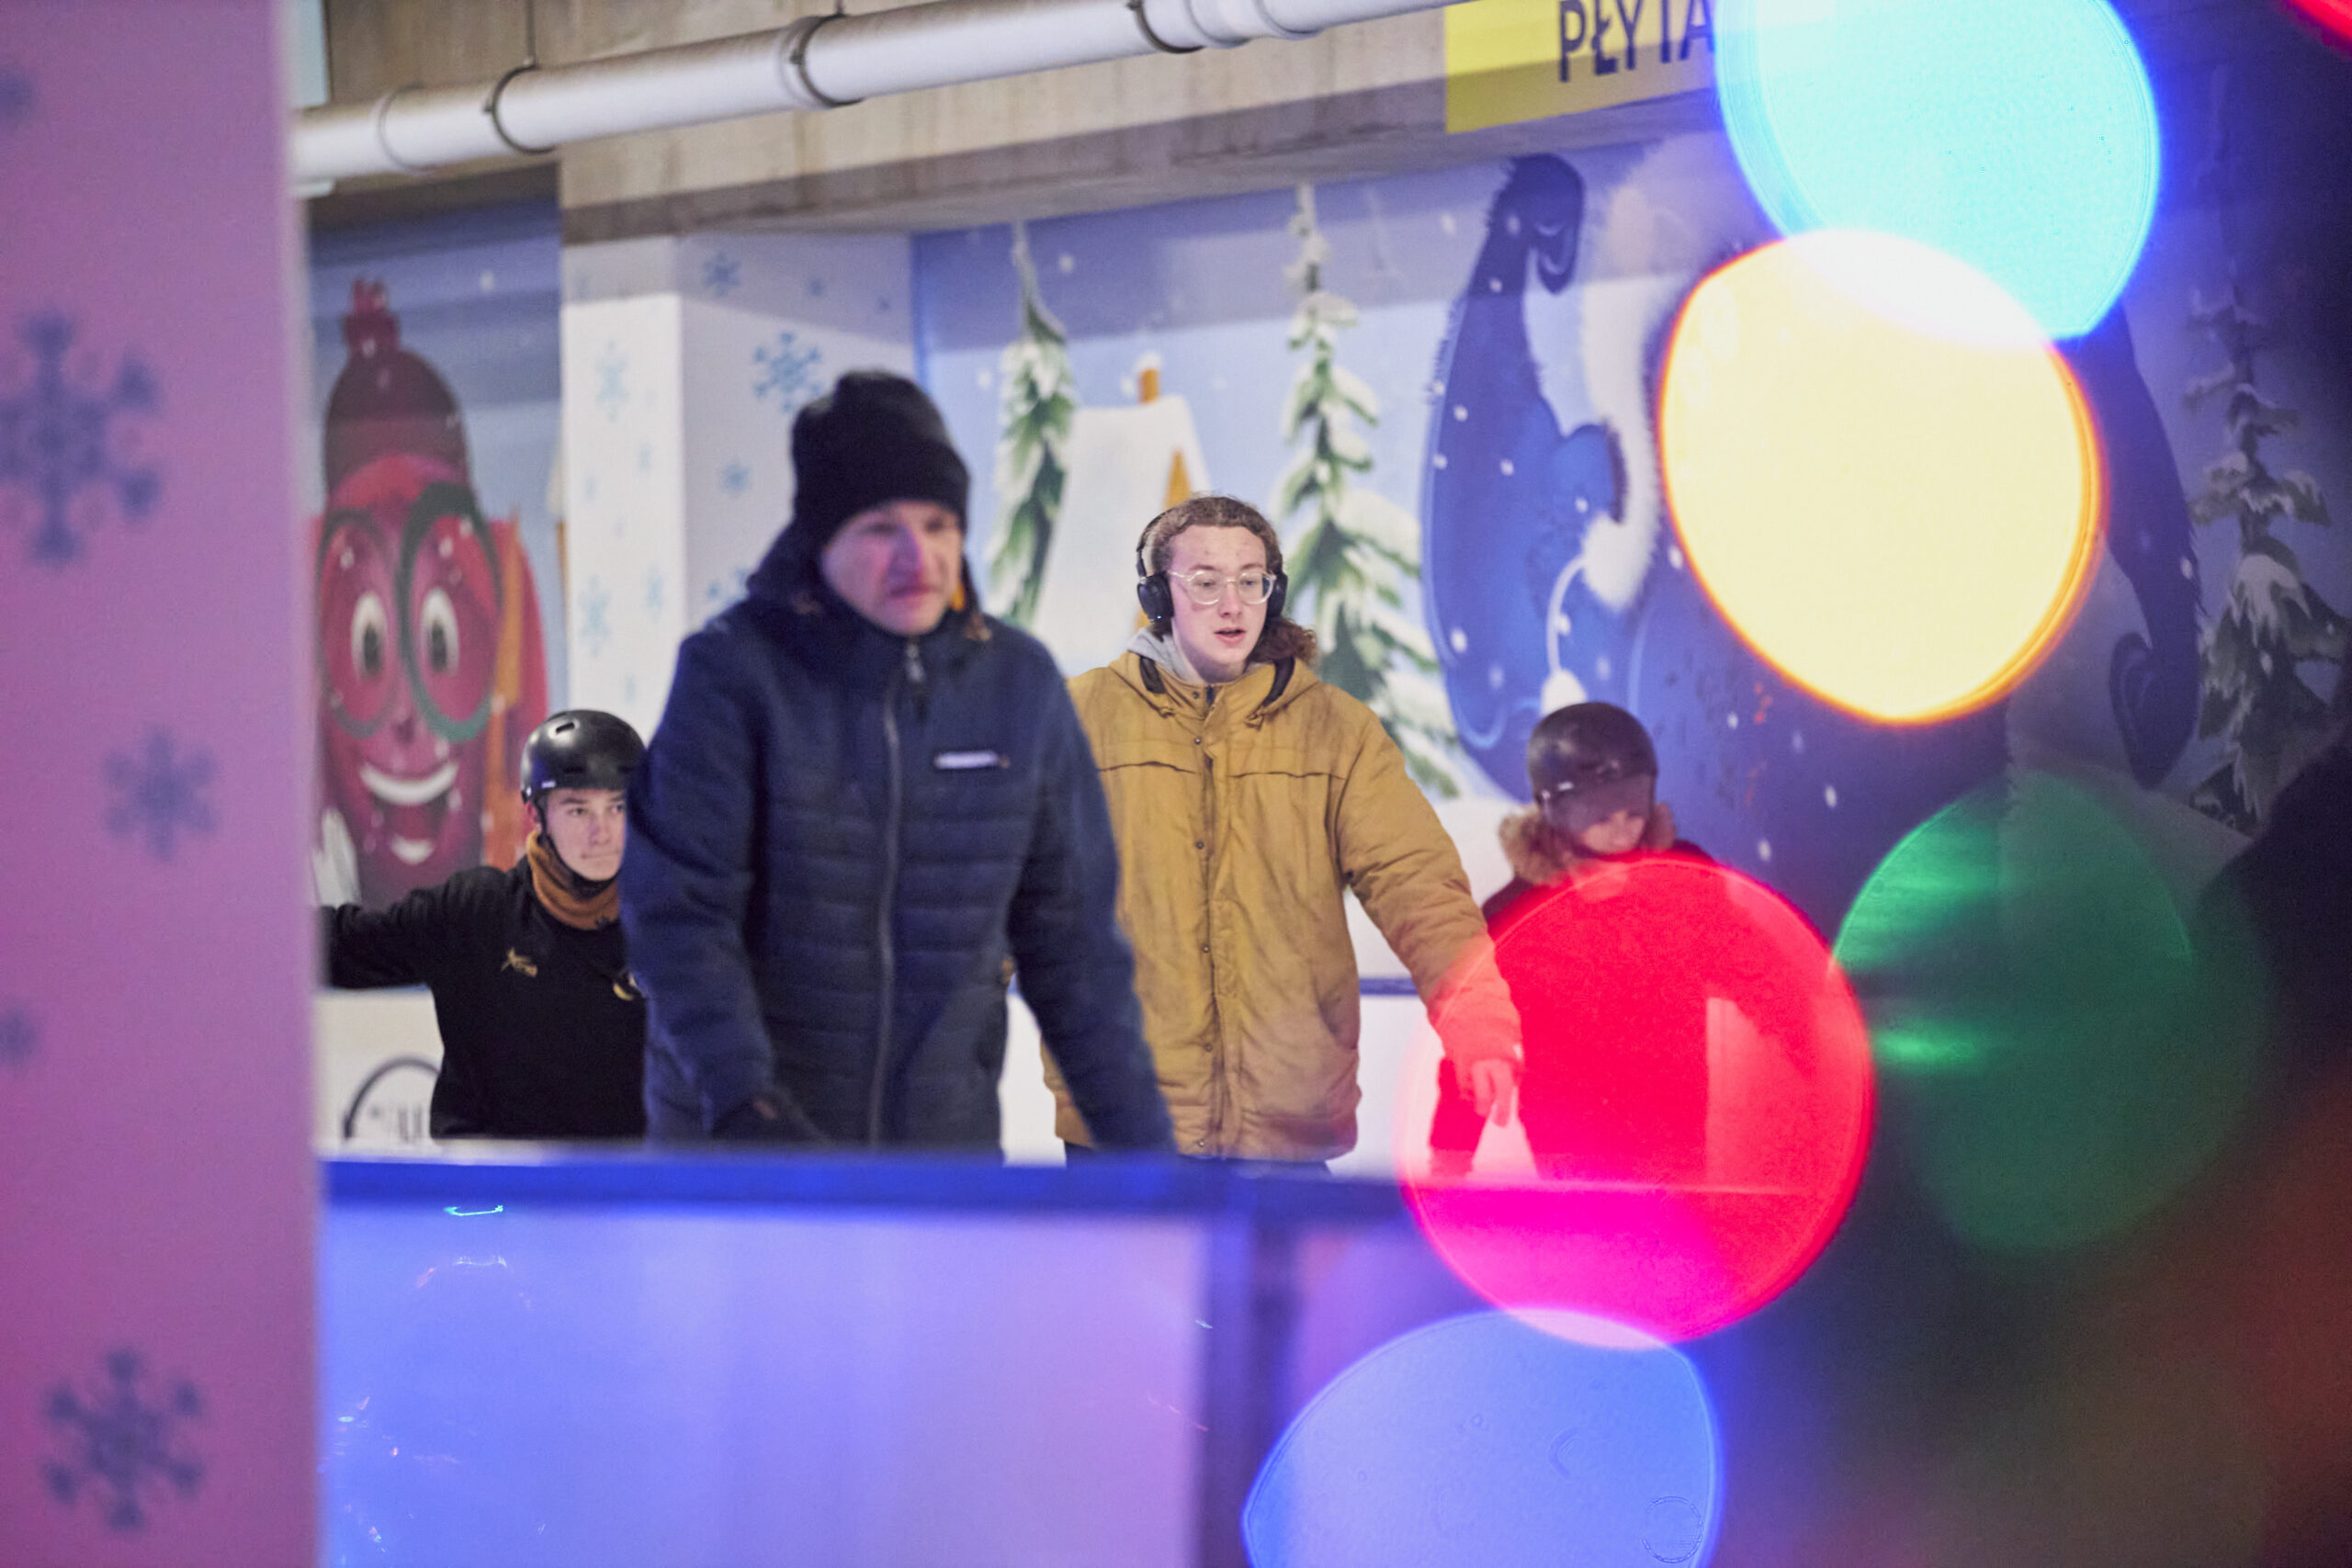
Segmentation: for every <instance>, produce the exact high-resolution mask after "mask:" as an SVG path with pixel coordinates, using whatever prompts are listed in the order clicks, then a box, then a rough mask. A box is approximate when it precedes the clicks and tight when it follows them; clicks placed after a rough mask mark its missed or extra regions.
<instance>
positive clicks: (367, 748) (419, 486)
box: [316, 279, 547, 908]
mask: <svg viewBox="0 0 2352 1568" xmlns="http://www.w3.org/2000/svg"><path fill="white" fill-rule="evenodd" d="M343 337H344V342H345V344H346V345H347V346H348V347H349V349H350V357H349V358H348V359H347V360H346V361H345V364H344V367H343V373H342V374H341V375H340V376H338V377H336V378H335V384H334V393H333V394H332V396H330V398H329V399H328V400H327V413H326V443H325V446H326V451H325V457H326V481H327V505H326V513H325V514H324V515H323V516H322V517H321V518H320V519H319V520H318V524H317V538H318V548H317V565H316V571H317V578H316V588H317V594H318V614H319V641H318V660H319V736H320V746H321V750H322V756H321V768H320V783H321V789H322V795H323V797H324V798H323V800H322V803H321V807H322V808H321V812H320V825H319V852H318V861H319V872H320V878H319V879H320V882H321V885H322V886H321V893H322V897H328V898H330V899H352V898H356V900H357V901H358V902H359V903H362V904H365V905H368V907H370V908H380V907H382V906H383V905H386V904H389V903H390V902H392V901H393V900H394V899H396V898H398V897H401V895H403V894H405V893H408V892H410V891H412V890H413V889H415V888H418V887H426V886H433V885H434V884H436V883H439V882H441V881H443V880H445V879H446V878H447V877H448V876H450V875H451V874H453V873H456V872H458V871H461V870H463V869H465V868H466V867H468V866H472V865H479V864H482V863H490V864H493V865H507V864H511V863H513V862H514V860H515V857H516V856H517V855H519V854H520V853H521V852H522V848H523V840H524V837H525V828H524V821H523V807H522V803H521V799H520V797H519V796H518V795H516V794H515V778H516V773H515V770H516V767H517V765H518V759H519V758H520V757H521V755H522V750H523V743H524V741H525V740H526V739H527V738H528V736H529V735H530V732H531V729H532V728H533V727H534V726H535V725H537V723H538V722H539V721H540V720H541V719H542V718H544V717H546V716H547V658H546V649H545V648H544V646H543V645H542V643H541V642H540V633H539V608H538V595H537V591H536V590H535V588H534V587H533V584H532V581H531V571H530V567H529V564H528V563H527V562H526V559H525V558H524V555H523V550H522V547H521V543H520V541H519V539H518V537H517V535H516V527H515V517H514V516H513V515H509V516H506V517H503V518H498V519H494V520H492V519H486V518H485V517H484V516H483V515H482V511H481V502H479V501H477V500H476V498H475V495H474V489H473V479H472V475H471V471H470V469H469V465H468V462H467V457H466V433H465V424H464V421H463V419H462V417H461V416H460V414H459V412H458V401H457V399H456V398H454V397H452V396H451V395H450V392H449V389H448V386H447V383H446V382H444V381H443V380H442V379H441V377H440V375H439V373H437V372H436V371H435V369H434V368H433V367H432V366H430V365H428V364H427V363H425V361H424V360H423V359H421V358H419V357H418V356H417V355H414V354H412V353H410V352H409V351H407V350H405V349H403V348H401V345H400V322H399V321H398V319H397V318H396V317H394V316H393V315H392V313H391V310H390V308H389V301H388V299H387V297H386V294H385V290H384V286H383V285H382V284H380V283H373V282H368V281H367V280H365V279H362V280H359V281H356V282H355V283H354V284H353V285H352V289H351V313H350V314H349V315H348V316H345V318H344V322H343Z"/></svg>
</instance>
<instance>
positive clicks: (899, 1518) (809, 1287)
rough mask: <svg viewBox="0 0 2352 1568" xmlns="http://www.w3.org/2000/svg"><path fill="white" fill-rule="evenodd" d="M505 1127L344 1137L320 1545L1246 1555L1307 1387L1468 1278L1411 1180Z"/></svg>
mask: <svg viewBox="0 0 2352 1568" xmlns="http://www.w3.org/2000/svg"><path fill="white" fill-rule="evenodd" d="M500 1152H501V1151H490V1153H491V1154H492V1156H496V1155H498V1154H499V1153H500ZM505 1152H507V1153H511V1154H512V1156H513V1158H512V1159H511V1160H509V1159H500V1160H498V1161H497V1162H496V1163H487V1162H485V1163H463V1162H458V1163H439V1162H435V1163H426V1162H421V1161H391V1160H385V1161H368V1160H336V1161H329V1162H327V1163H326V1164H325V1167H324V1170H325V1179H326V1189H327V1195H328V1210H327V1214H326V1222H325V1225H324V1234H323V1237H322V1246H321V1269H320V1292H321V1307H322V1324H321V1338H322V1368H321V1382H322V1387H321V1417H322V1424H323V1427H324V1429H325V1436H324V1438H323V1446H322V1455H323V1464H322V1470H323V1477H322V1490H323V1498H322V1506H323V1508H324V1517H325V1522H324V1530H323V1534H324V1538H325V1543H326V1548H325V1558H326V1561H327V1562H333V1563H338V1564H340V1563H359V1562H384V1563H404V1562H407V1563H430V1564H434V1565H435V1568H455V1565H461V1564H467V1563H485V1564H491V1563H494V1564H500V1565H502V1568H503V1565H516V1564H528V1563H561V1564H565V1565H566V1568H586V1565H589V1564H598V1563H628V1564H681V1565H684V1564H705V1563H707V1564H726V1565H729V1568H735V1565H744V1568H751V1565H757V1564H767V1563H812V1564H826V1565H838V1568H854V1565H858V1564H876V1565H882V1564H888V1565H891V1568H920V1565H924V1564H940V1565H942V1568H946V1565H949V1564H956V1565H968V1564H998V1563H1002V1564H1015V1563H1019V1564H1070V1565H1072V1568H1077V1565H1081V1564H1121V1565H1131V1568H1150V1565H1154V1564H1167V1565H1169V1568H1179V1565H1185V1564H1200V1565H1202V1568H1225V1565H1227V1564H1236V1563H1239V1562H1242V1561H1243V1555H1242V1548H1241V1544H1240V1535H1239V1525H1238V1520H1239V1517H1240V1512H1241V1508H1242V1504H1243V1500H1244V1497H1245V1496H1246V1495H1247V1493H1248V1491H1249V1488H1250V1482H1251V1480H1252V1478H1253V1477H1254V1476H1255V1474H1256V1473H1257V1470H1258V1466H1259V1464H1260V1461H1261V1460H1262V1458H1263V1457H1264V1455H1265V1453H1266V1452H1267V1450H1268V1449H1269V1448H1270V1447H1271V1446H1272V1443H1273V1440H1274V1438H1276V1437H1277V1436H1278V1435H1279V1434H1280V1432H1281V1430H1282V1427H1283V1424H1284V1423H1285V1422H1286V1421H1287V1420H1288V1419H1289V1417H1290V1416H1291V1415H1292V1414H1294V1413H1295V1411H1296V1410H1297V1409H1299V1408H1300V1407H1301V1406H1302V1405H1303V1404H1306V1401H1307V1400H1308V1399H1309V1398H1310V1397H1312V1396H1313V1394H1314V1393H1316V1391H1317V1389H1319V1388H1321V1387H1322V1386H1323V1385H1324V1384H1326V1383H1327V1382H1329V1381H1330V1380H1331V1379H1332V1378H1333V1377H1334V1376H1335V1375H1337V1374H1338V1373H1339V1372H1340V1371H1342V1370H1343V1369H1344V1368H1346V1367H1347V1366H1348V1365H1349V1364H1350V1363H1351V1362H1352V1361H1354V1360H1356V1359H1358V1358H1359V1357H1361V1356H1363V1355H1364V1354H1366V1353H1367V1352H1369V1351H1371V1350H1373V1349H1374V1348H1377V1347H1379V1346H1380V1345H1382V1344H1384V1343H1385V1342H1387V1341H1389V1340H1391V1339H1392V1338H1394V1337H1396V1336H1397V1335H1398V1334H1400V1333H1402V1332H1404V1331H1406V1330H1408V1329H1410V1328H1412V1327H1413V1326H1415V1325H1419V1324H1422V1323H1427V1322H1431V1321H1434V1320H1436V1319H1440V1318H1443V1317H1446V1316H1448V1315H1450V1314H1455V1313H1459V1312H1463V1311H1466V1310H1469V1309H1471V1308H1473V1307H1475V1306H1476V1305H1477V1304H1478V1303H1476V1300H1475V1298H1473V1297H1471V1296H1470V1295H1469V1294H1468V1293H1467V1292H1466V1291H1464V1288H1463V1287H1461V1286H1460V1285H1458V1284H1457V1283H1455V1282H1454V1280H1453V1278H1452V1276H1451V1275H1449V1274H1448V1273H1447V1272H1446V1271H1445V1269H1443V1267H1442V1265H1441V1264H1440V1263H1438V1261H1437V1260H1436V1259H1435V1258H1433V1257H1432V1256H1431V1255H1430V1252H1429V1250H1428V1248H1427V1247H1426V1246H1425V1245H1424V1244H1423V1243H1422V1241H1421V1240H1420V1238H1419V1234H1418V1233H1417V1232H1416V1231H1415V1230H1414V1228H1413V1226H1412V1224H1411V1223H1410V1221H1409V1219H1408V1217H1407V1216H1406V1215H1405V1213H1404V1210H1403V1206H1402V1203H1401V1201H1400V1200H1399V1198H1398V1195H1397V1191H1396V1190H1395V1189H1394V1188H1393V1187H1391V1186H1389V1185H1387V1184H1385V1183H1373V1182H1351V1181H1344V1180H1337V1179H1316V1178H1306V1177H1293V1176H1288V1175H1272V1176H1267V1175H1256V1174H1251V1173H1248V1172H1244V1171H1238V1170H1233V1169H1228V1168H1221V1167H1212V1166H1198V1165H1192V1164H1185V1163H1181V1162H1169V1163H1162V1162H1159V1161H1136V1162H1129V1161H1125V1160H1115V1159H1114V1160H1103V1161H1099V1162H1093V1163H1091V1164H1089V1165H1087V1166H1084V1167H1081V1168H1077V1169H1067V1170H1066V1169H1061V1168H1038V1167H1012V1168H1008V1167H1001V1166H997V1165H994V1164H978V1163H970V1162H964V1161H951V1160H944V1159H943V1160H924V1159H895V1160H888V1161H862V1160H861V1161H852V1160H842V1159H817V1158H809V1159H793V1158H762V1157H756V1156H741V1157H728V1156H726V1155H724V1154H715V1155H712V1156H707V1157H682V1156H674V1155H673V1156H655V1155H650V1154H637V1153H633V1152H628V1153H624V1152H615V1153H580V1154H555V1155H550V1154H546V1153H543V1152H540V1151H525V1150H522V1149H519V1148H517V1149H515V1150H512V1151H505Z"/></svg>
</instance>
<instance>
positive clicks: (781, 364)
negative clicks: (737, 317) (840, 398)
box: [752, 331, 825, 413]
mask: <svg viewBox="0 0 2352 1568" xmlns="http://www.w3.org/2000/svg"><path fill="white" fill-rule="evenodd" d="M824 357H825V356H824V354H823V352H822V351H821V350H820V349H819V348H818V347H817V345H816V344H803V343H802V342H801V341H800V339H799V337H798V335H797V334H796V333H792V332H789V331H786V332H781V333H777V334H776V339H775V346H773V347H770V348H755V349H753V350H752V396H753V397H755V398H758V399H760V400H762V401H763V402H764V401H765V400H767V399H768V397H769V396H770V395H771V394H773V395H774V396H775V404H776V408H777V409H778V410H779V411H780V412H784V413H797V412H799V410H800V405H801V404H803V403H805V402H807V401H808V400H809V399H811V398H813V397H815V396H816V395H817V393H818V390H819V386H818V381H817V378H816V375H815V371H816V369H817V367H818V366H819V364H820V362H822V360H823V359H824Z"/></svg>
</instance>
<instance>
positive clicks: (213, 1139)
mask: <svg viewBox="0 0 2352 1568" xmlns="http://www.w3.org/2000/svg"><path fill="white" fill-rule="evenodd" d="M276 13H277V6H276V5H275V4H274V0H183V3H178V4H174V3H169V0H116V3H110V4H105V5H88V4H73V3H70V0H53V3H52V0H8V3H7V4H6V5H5V6H0V1559H5V1560H6V1562H10V1563H20V1562H21V1563H66V1562H71V1563H75V1564H105V1563H118V1562H122V1563H129V1562H156V1563H164V1562H168V1563H175V1564H201V1563H234V1564H240V1565H252V1568H260V1565H269V1564H280V1563H283V1564H288V1565H291V1564H296V1563H306V1562H310V1561H311V1557H312V1540H313V1524H314V1517H315V1502H314V1498H315V1480H316V1469H315V1467H316V1461H315V1457H314V1453H313V1449H314V1441H313V1421H312V1411H311V1385H312V1371H311V1366H312V1348H311V1322H312V1308H311V1231H312V1225H313V1209H314V1179H313V1174H312V1169H311V1161H310V1156H309V1152H308V1150H307V1148H306V1146H305V1129H306V1127H307V1125H308V1122H309V1106H308V1105H307V1103H306V1096H307V1089H306V1085H307V1078H306V1071H307V1060H306V1058H307V1053H308V1041H309V1022H308V1015H307V997H308V988H309V984H310V973H311V941H310V937H309V927H308V924H307V922H306V919H305V915H304V908H303V905H304V891H303V877H302V873H303V859H302V853H303V852H302V845H303V842H304V835H303V830H302V829H303V823H304V819H305V818H306V816H307V815H308V810H309V807H308V802H309V799H310V766H311V763H310V758H311V748H310V746H309V745H308V744H306V743H305V740H304V721H303V717H302V716H303V715H304V713H305V712H306V711H307V705H306V703H305V701H304V697H305V694H306V692H307V690H308V685H309V681H310V673H309V666H308V663H307V662H306V660H305V658H304V656H303V654H302V651H301V649H302V643H301V640H300V637H299V635H298V633H299V630H300V619H301V605H302V604H304V602H305V592H306V582H307V570H308V565H309V563H307V562H305V561H304V560H302V559H301V558H300V557H301V547H300V543H299V539H298V530H297V528H296V525H295V517H294V507H293V496H292V487H291V483H290V478H291V472H292V470H291V468H290V457H289V448H288V439H289V434H290V432H291V430H292V428H293V425H292V418H291V415H292V403H291V398H290V392H291V386H292V374H293V365H294V361H293V356H292V344H291V342H290V337H289V329H290V326H291V323H292V321H293V316H292V311H291V306H290V299H291V296H290V292H289V285H290V280H291V276H292V259H293V213H292V210H291V207H290V204H289V201H288V196H287V186H286V182H285V172H284V163H285V129H284V128H285V124H286V118H287V117H286V113H285V111H284V108H283V106H282V95H281V89H280V85H279V75H278V64H277V39H276Z"/></svg>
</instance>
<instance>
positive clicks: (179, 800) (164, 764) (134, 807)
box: [107, 729, 213, 861]
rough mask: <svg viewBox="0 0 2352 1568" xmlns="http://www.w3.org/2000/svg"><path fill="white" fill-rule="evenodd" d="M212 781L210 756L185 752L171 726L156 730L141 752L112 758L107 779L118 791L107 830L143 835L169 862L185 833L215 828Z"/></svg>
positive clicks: (120, 835) (156, 854)
mask: <svg viewBox="0 0 2352 1568" xmlns="http://www.w3.org/2000/svg"><path fill="white" fill-rule="evenodd" d="M211 783H212V759H211V758H210V757H209V756H208V755H207V754H205V753H204V752H202V751H188V752H185V753H183V752H182V751H180V750H179V749H178V748H177V746H176V745H175V743H174V742H173V740H172V738H171V735H170V734H169V733H168V732H167V731H164V730H162V729H157V730H154V731H152V732H151V733H150V734H149V735H148V737H147V743H146V745H145V746H144V747H142V748H141V750H139V751H138V752H137V753H135V754H132V755H125V754H123V753H121V752H117V753H115V754H114V755H113V756H111V757H108V758H107V784H108V785H109V786H110V787H111V788H112V789H113V790H114V794H115V800H114V804H113V805H112V806H111V807H108V808H107V831H108V832H111V833H112V834H113V835H114V836H115V837H116V838H118V839H128V838H130V837H132V836H133V835H141V836H143V837H144V838H145V839H146V840H147V852H148V853H149V854H151V855H153V856H154V857H155V858H156V859H157V860H160V861H168V860H170V859H171V858H172V856H173V854H174V852H175V851H176V850H177V849H178V847H179V835H180V834H182V833H195V834H204V833H209V832H211V831H212V826H213V824H212V807H211V806H210V804H209V802H207V801H206V799H205V798H204V792H205V790H206V789H207V788H208V787H209V785H210V784H211Z"/></svg>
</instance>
